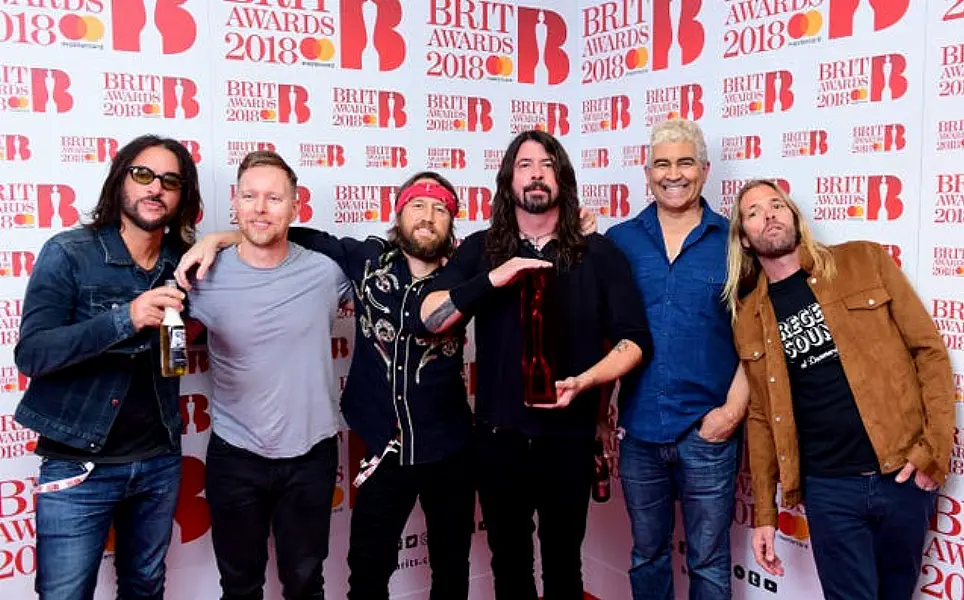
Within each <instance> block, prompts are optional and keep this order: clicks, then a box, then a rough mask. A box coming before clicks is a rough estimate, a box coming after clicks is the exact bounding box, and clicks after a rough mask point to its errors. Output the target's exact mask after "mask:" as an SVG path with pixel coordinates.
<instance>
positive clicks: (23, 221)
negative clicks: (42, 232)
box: [13, 214, 37, 225]
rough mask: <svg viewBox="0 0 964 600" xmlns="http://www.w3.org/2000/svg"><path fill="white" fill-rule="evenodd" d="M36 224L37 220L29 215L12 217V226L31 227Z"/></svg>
mask: <svg viewBox="0 0 964 600" xmlns="http://www.w3.org/2000/svg"><path fill="white" fill-rule="evenodd" d="M36 222H37V219H36V218H35V217H34V216H33V215H29V214H19V215H14V217H13V224H14V225H33V224H34V223H36Z"/></svg>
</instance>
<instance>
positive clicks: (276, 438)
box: [190, 242, 351, 458]
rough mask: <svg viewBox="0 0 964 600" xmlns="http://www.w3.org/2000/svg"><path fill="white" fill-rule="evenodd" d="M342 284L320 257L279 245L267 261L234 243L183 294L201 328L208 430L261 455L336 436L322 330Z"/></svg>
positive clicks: (299, 450) (327, 343)
mask: <svg viewBox="0 0 964 600" xmlns="http://www.w3.org/2000/svg"><path fill="white" fill-rule="evenodd" d="M350 294H351V284H350V283H349V281H348V279H347V278H346V277H345V274H344V273H342V271H341V269H339V268H338V265H337V264H335V262H334V261H332V260H331V259H330V258H328V257H326V256H323V255H321V254H318V253H316V252H311V251H310V250H306V249H304V248H302V247H300V246H296V245H294V244H292V243H290V242H289V243H288V256H287V258H285V260H284V261H282V263H281V264H280V265H278V266H277V267H273V268H256V267H252V266H250V265H248V264H246V263H245V262H243V261H242V260H241V259H240V257H239V256H238V250H237V248H235V247H231V248H228V249H226V250H224V251H223V252H221V253H220V254H219V255H218V258H217V260H216V262H215V263H214V265H213V266H212V268H211V270H210V271H209V272H208V274H207V275H206V276H205V278H204V280H203V281H198V282H197V284H196V285H195V286H194V288H193V289H192V290H191V292H190V302H191V304H190V307H191V316H192V317H194V318H195V319H198V320H199V321H201V322H202V323H204V325H205V326H206V327H207V329H208V353H209V354H210V359H211V375H212V380H213V384H214V394H213V396H214V397H213V400H212V409H213V410H212V412H213V416H214V431H215V433H217V434H218V435H219V436H220V437H221V438H223V439H224V440H225V441H226V442H228V443H229V444H231V445H233V446H237V447H239V448H243V449H245V450H248V451H250V452H254V453H255V454H258V455H260V456H264V457H266V458H290V457H293V456H301V455H302V454H305V453H306V452H308V450H310V449H311V447H312V446H314V445H315V444H317V443H318V442H319V441H321V440H322V439H324V438H328V437H331V436H333V435H335V434H336V433H337V432H338V429H339V418H338V387H337V380H336V379H335V376H334V369H333V359H332V357H331V326H332V323H333V321H334V319H335V315H336V314H337V310H338V305H339V303H340V302H341V301H342V300H347V299H348V298H350Z"/></svg>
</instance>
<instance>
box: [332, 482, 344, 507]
mask: <svg viewBox="0 0 964 600" xmlns="http://www.w3.org/2000/svg"><path fill="white" fill-rule="evenodd" d="M344 502H345V490H343V489H342V488H341V486H337V485H336V486H335V493H334V494H333V495H332V497H331V507H332V508H333V509H334V508H339V507H340V506H341V505H342V504H344Z"/></svg>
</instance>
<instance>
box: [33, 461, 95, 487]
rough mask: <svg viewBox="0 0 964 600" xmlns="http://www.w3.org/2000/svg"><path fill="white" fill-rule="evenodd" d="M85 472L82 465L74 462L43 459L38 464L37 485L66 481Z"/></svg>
mask: <svg viewBox="0 0 964 600" xmlns="http://www.w3.org/2000/svg"><path fill="white" fill-rule="evenodd" d="M86 472H87V469H86V468H84V463H82V462H80V461H76V460H66V459H63V458H50V457H44V459H43V461H42V462H41V463H40V479H39V481H38V483H40V484H44V483H49V482H51V481H57V480H58V479H68V478H70V477H77V476H78V475H83V474H84V473H86Z"/></svg>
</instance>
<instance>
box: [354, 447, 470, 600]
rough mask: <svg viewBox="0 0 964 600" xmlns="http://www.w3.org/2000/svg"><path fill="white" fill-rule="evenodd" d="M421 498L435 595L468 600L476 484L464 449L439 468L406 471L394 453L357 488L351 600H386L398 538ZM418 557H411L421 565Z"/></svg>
mask: <svg viewBox="0 0 964 600" xmlns="http://www.w3.org/2000/svg"><path fill="white" fill-rule="evenodd" d="M416 498H418V499H419V501H420V502H421V505H422V512H423V513H424V514H425V525H426V529H427V530H428V535H427V538H428V558H429V563H430V564H431V566H432V592H431V595H430V596H429V597H430V598H431V600H459V599H462V600H465V598H467V597H468V595H469V552H470V550H471V547H472V532H473V530H474V528H475V527H474V523H475V486H474V482H473V480H472V464H471V454H470V450H464V451H462V452H460V453H458V454H455V455H453V456H449V457H446V458H444V459H443V460H440V461H438V462H433V463H428V464H421V465H411V466H405V467H402V466H399V464H398V455H397V454H394V453H392V454H389V455H388V456H387V457H386V458H385V459H384V460H383V461H382V462H381V464H379V465H378V468H377V469H375V473H374V474H373V475H372V476H371V477H370V478H369V479H368V480H367V481H365V483H363V484H362V485H361V486H360V487H359V488H358V492H357V493H356V494H355V506H354V507H353V508H352V513H351V537H350V541H349V546H348V568H349V569H350V574H349V576H348V587H349V591H348V598H349V599H350V600H388V582H389V579H391V576H392V573H393V572H394V571H395V568H396V566H397V564H398V558H399V548H400V546H402V545H403V544H402V543H400V538H401V536H402V531H403V530H404V529H405V524H406V523H407V522H408V517H409V515H410V514H411V513H412V509H413V508H414V507H415V499H416ZM422 541H423V540H422V539H417V540H416V543H417V544H421V543H422ZM405 545H406V546H408V544H405ZM420 556H421V555H418V556H416V555H412V558H414V559H415V560H419V557H420ZM406 558H408V557H406Z"/></svg>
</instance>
